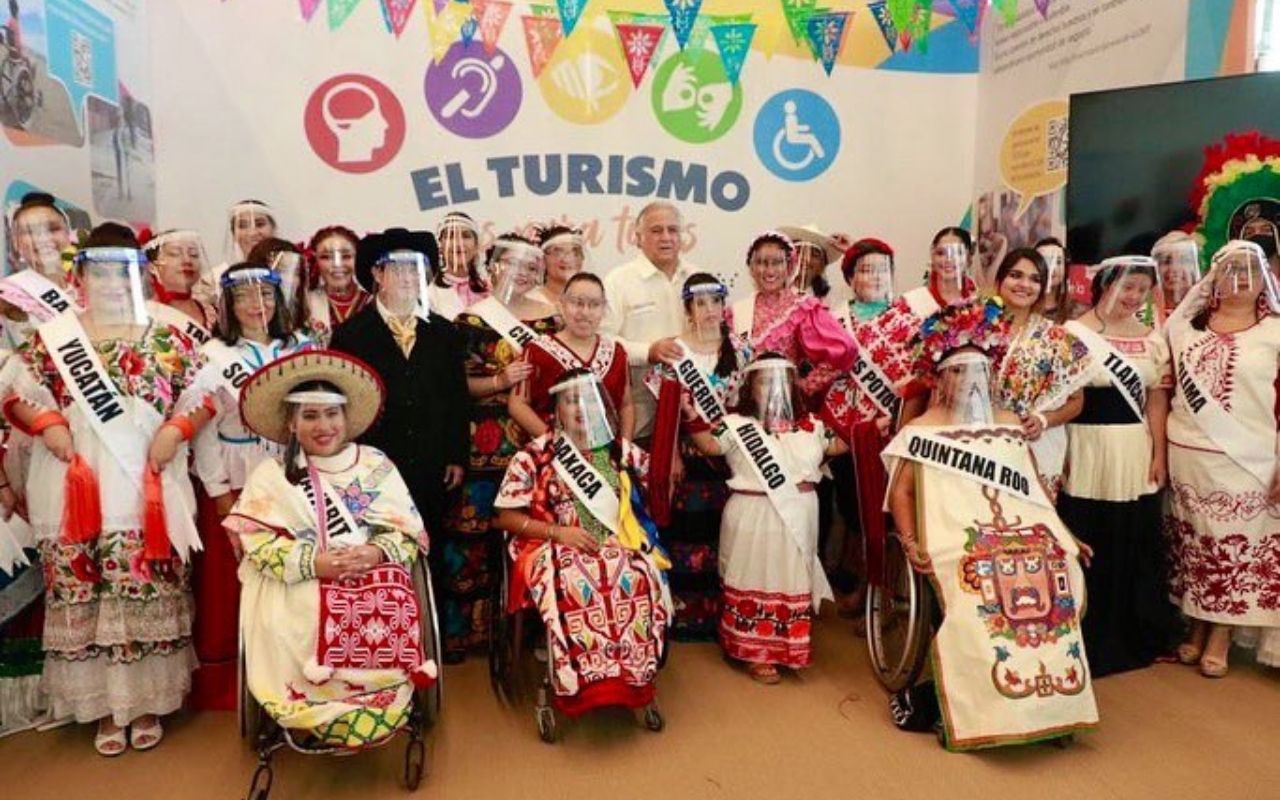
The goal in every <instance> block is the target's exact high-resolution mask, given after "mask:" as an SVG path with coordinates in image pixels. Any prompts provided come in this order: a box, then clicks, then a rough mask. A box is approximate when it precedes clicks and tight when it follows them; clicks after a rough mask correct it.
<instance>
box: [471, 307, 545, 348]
mask: <svg viewBox="0 0 1280 800" xmlns="http://www.w3.org/2000/svg"><path fill="white" fill-rule="evenodd" d="M467 312H468V313H470V314H475V315H476V316H477V317H479V318H480V319H482V320H484V321H485V324H486V325H488V326H489V327H490V328H493V330H494V331H496V332H497V333H498V335H500V336H501V337H502V338H503V339H506V340H507V342H508V344H510V345H511V346H512V347H514V348H515V350H516V352H517V353H520V352H523V351H524V348H525V347H527V346H528V345H529V343H530V342H532V341H533V340H534V339H537V338H538V334H536V333H534V332H533V329H531V328H530V327H529V326H528V325H525V324H524V323H523V322H521V321H520V320H518V319H516V316H515V314H512V313H511V311H510V310H509V309H508V308H507V307H506V306H504V305H503V304H502V303H501V302H499V301H498V300H496V299H495V298H492V297H486V298H485V299H483V300H481V301H480V302H478V303H476V304H475V305H473V306H471V307H470V308H468V309H467Z"/></svg>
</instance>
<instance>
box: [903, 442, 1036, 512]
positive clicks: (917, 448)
mask: <svg viewBox="0 0 1280 800" xmlns="http://www.w3.org/2000/svg"><path fill="white" fill-rule="evenodd" d="M935 431H936V429H931V428H929V427H926V426H923V425H922V426H907V427H906V428H904V429H903V430H902V432H901V433H899V434H898V435H897V436H896V437H895V438H894V440H893V441H892V442H890V443H889V446H888V447H886V448H885V449H884V455H883V457H884V459H885V460H886V462H888V460H889V459H890V458H904V459H907V460H909V461H918V462H920V463H921V464H925V465H928V466H931V467H937V468H938V469H941V470H944V471H946V472H950V473H952V474H954V475H959V476H961V477H963V478H968V479H969V480H972V481H976V482H977V483H981V484H983V485H984V486H990V487H991V488H993V489H999V490H1000V491H1002V492H1007V493H1008V494H1011V495H1013V496H1015V497H1018V498H1021V499H1023V500H1026V501H1028V502H1030V503H1035V504H1036V505H1038V506H1043V507H1045V508H1053V502H1052V501H1051V500H1050V499H1049V496H1048V495H1047V494H1045V491H1044V487H1043V486H1042V485H1041V484H1040V479H1039V477H1038V476H1036V475H1035V474H1034V473H1033V472H1029V471H1028V470H1026V469H1024V468H1023V466H1022V465H1019V464H1013V463H1010V462H1008V461H1007V460H1004V459H1001V458H1000V457H998V456H996V455H994V454H993V453H992V452H990V451H989V450H987V449H985V448H982V447H981V446H980V445H977V443H976V442H974V441H972V440H969V441H965V440H960V439H954V438H950V437H947V436H944V435H941V434H940V433H937V432H935ZM996 432H997V429H994V428H993V429H992V433H993V434H995V433H996Z"/></svg>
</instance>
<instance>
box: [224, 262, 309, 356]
mask: <svg viewBox="0 0 1280 800" xmlns="http://www.w3.org/2000/svg"><path fill="white" fill-rule="evenodd" d="M263 268H264V267H263V266H262V265H261V264H255V263H252V262H249V261H243V262H241V263H239V264H233V265H232V266H230V267H227V271H226V272H224V273H223V276H222V277H223V278H224V279H225V278H227V277H229V276H232V275H234V274H235V273H237V272H242V271H244V270H248V269H263ZM271 295H272V296H273V297H274V298H275V301H276V310H275V313H274V314H272V315H271V320H270V321H269V322H267V335H268V336H270V337H271V338H272V339H281V340H284V341H289V339H290V338H291V337H292V336H293V332H294V329H293V324H292V322H291V321H290V319H289V311H288V309H286V308H285V303H284V292H283V291H281V289H280V286H279V284H271ZM221 300H222V308H223V311H224V313H223V314H222V317H223V318H224V319H225V320H226V324H225V325H219V326H218V330H217V336H218V338H219V339H221V340H222V341H223V342H224V343H225V344H227V345H229V346H232V347H234V346H235V343H236V342H238V341H240V339H241V337H243V336H244V331H243V330H242V329H241V327H240V320H239V319H238V318H237V317H236V307H235V303H236V298H235V293H234V291H233V287H232V286H227V285H224V286H223V287H222V298H221Z"/></svg>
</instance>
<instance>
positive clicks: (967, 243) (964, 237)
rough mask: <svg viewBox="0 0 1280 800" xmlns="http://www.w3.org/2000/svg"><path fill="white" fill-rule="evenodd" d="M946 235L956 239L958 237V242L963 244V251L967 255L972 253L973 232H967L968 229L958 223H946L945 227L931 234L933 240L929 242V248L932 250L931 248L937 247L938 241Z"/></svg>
mask: <svg viewBox="0 0 1280 800" xmlns="http://www.w3.org/2000/svg"><path fill="white" fill-rule="evenodd" d="M948 236H954V237H956V238H957V239H959V240H960V242H961V243H962V244H963V245H964V249H965V252H966V253H968V254H969V255H973V234H971V233H969V231H968V230H966V229H964V228H961V227H959V226H958V225H948V226H947V227H945V228H943V229H942V230H940V231H938V232H937V233H935V234H934V235H933V241H931V242H930V243H929V249H930V250H932V249H933V248H935V247H937V246H938V242H941V241H942V240H943V239H945V238H946V237H948Z"/></svg>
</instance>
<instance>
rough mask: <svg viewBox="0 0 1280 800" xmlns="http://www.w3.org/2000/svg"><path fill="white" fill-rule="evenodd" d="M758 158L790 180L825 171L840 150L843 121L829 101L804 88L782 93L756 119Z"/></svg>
mask: <svg viewBox="0 0 1280 800" xmlns="http://www.w3.org/2000/svg"><path fill="white" fill-rule="evenodd" d="M754 138H755V146H756V155H757V156H759V158H760V162H761V163H762V164H764V166H765V168H766V169H768V170H769V171H770V172H772V173H773V174H774V175H777V176H778V177H779V178H782V179H783V180H788V181H808V180H812V179H814V178H816V177H817V176H819V175H821V174H822V173H823V172H826V170H827V168H828V167H830V166H831V164H832V162H834V161H835V158H836V155H837V153H839V151H840V121H839V120H838V119H837V118H836V114H835V111H834V110H833V109H832V108H831V106H830V104H828V103H827V101H826V100H823V99H822V98H821V97H819V96H818V95H816V94H814V93H813V92H809V91H805V90H804V89H790V90H787V91H785V92H780V93H778V94H776V95H774V96H773V97H771V98H769V100H768V101H767V102H766V103H765V104H764V107H762V108H761V109H760V113H759V114H758V115H757V116H756V124H755V134H754Z"/></svg>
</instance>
